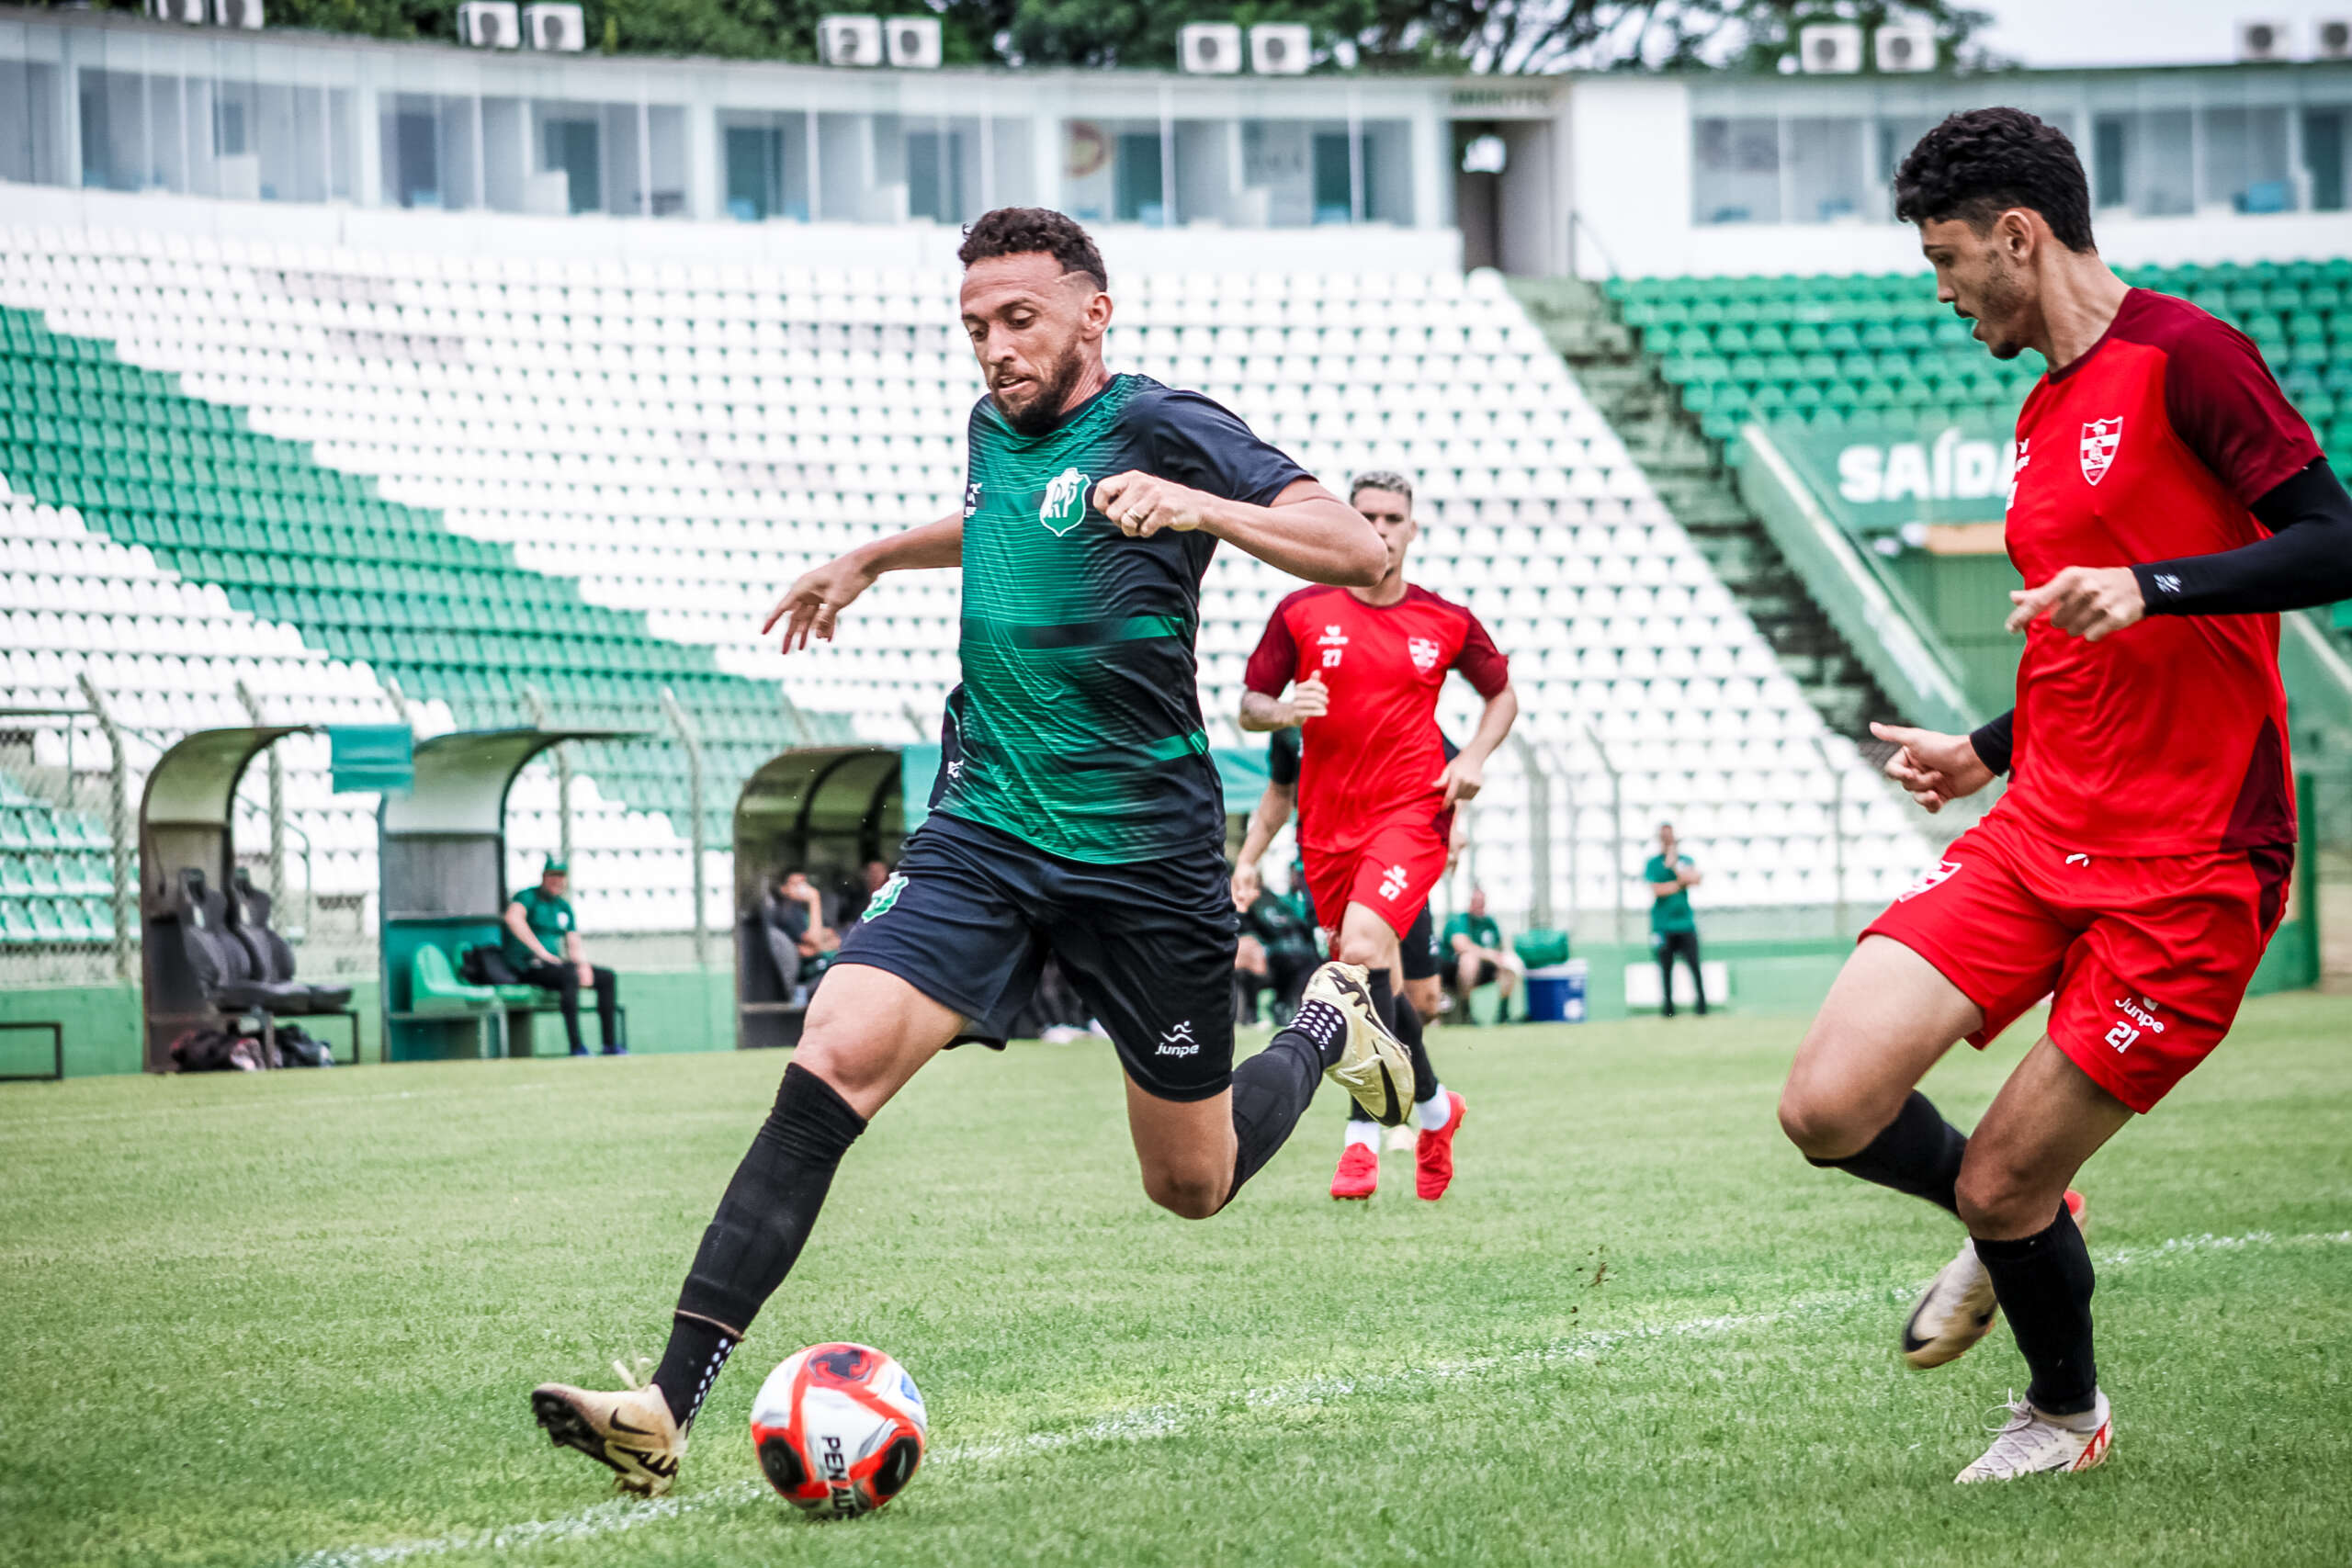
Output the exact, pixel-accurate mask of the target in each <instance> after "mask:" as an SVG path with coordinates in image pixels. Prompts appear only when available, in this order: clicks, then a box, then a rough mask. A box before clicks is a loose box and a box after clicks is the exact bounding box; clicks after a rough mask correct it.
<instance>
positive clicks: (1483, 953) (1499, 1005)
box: [1439, 887, 1519, 1023]
mask: <svg viewBox="0 0 2352 1568" xmlns="http://www.w3.org/2000/svg"><path fill="white" fill-rule="evenodd" d="M1439 941H1440V942H1441V943H1442V946H1443V947H1444V948H1445V956H1446V960H1447V963H1448V964H1449V967H1448V969H1447V971H1446V972H1447V974H1448V975H1450V976H1452V977H1453V998H1454V1002H1455V1005H1456V1006H1457V1007H1458V1008H1459V1009H1460V1011H1461V1015H1462V1017H1464V1019H1467V1018H1468V1017H1469V1016H1470V993H1471V992H1473V991H1475V990H1476V989H1477V988H1478V987H1481V986H1483V985H1486V984H1487V982H1488V981H1492V982H1493V983H1494V987H1495V989H1496V991H1497V992H1498V996H1499V999H1498V1001H1497V1002H1496V1004H1495V1021H1496V1022H1497V1023H1509V1022H1510V998H1511V993H1512V992H1513V991H1516V990H1517V989H1518V988H1519V965H1518V964H1516V963H1514V962H1513V961H1512V959H1511V955H1510V953H1506V952H1504V951H1503V929H1502V927H1500V926H1498V925H1497V924H1496V923H1495V918H1494V917H1493V916H1492V915H1489V914H1488V913H1487V890H1486V889H1485V888H1483V887H1473V888H1472V889H1471V890H1470V908H1467V909H1466V910H1465V909H1457V910H1455V911H1454V913H1453V916H1452V918H1450V919H1447V921H1446V922H1445V930H1444V931H1442V933H1441V934H1440V938H1439Z"/></svg>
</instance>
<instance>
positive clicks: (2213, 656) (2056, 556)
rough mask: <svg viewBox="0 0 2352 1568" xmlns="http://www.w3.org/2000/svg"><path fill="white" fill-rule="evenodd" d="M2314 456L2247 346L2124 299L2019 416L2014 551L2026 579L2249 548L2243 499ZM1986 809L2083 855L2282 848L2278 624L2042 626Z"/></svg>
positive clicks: (2285, 817) (2283, 734)
mask: <svg viewBox="0 0 2352 1568" xmlns="http://www.w3.org/2000/svg"><path fill="white" fill-rule="evenodd" d="M2319 455H2320V450H2319V444H2318V443H2317V442H2316V441H2314V440H2313V439H2312V433H2311V428H2310V426H2308V425H2306V424H2305V423H2303V421H2302V417H2301V415H2300V414H2298V413H2296V412H2295V411H2294V408H2293V406H2292V405H2290V403H2289V402H2288V401H2287V399H2286V395H2285V394H2284V393H2282V392H2281V391H2280V390H2279V389H2278V382H2277V381H2275V380H2273V379H2272V378H2271V375H2270V371H2269V369H2268V367H2266V366H2265V365H2264V364H2263V362H2262V355H2261V354H2260V352H2259V351H2258V350H2256V348H2255V346H2254V344H2253V343H2252V342H2251V341H2249V340H2248V339H2247V338H2246V337H2245V335H2244V334H2242V333H2239V332H2237V331H2236V330H2235V329H2234V328H2232V327H2229V326H2226V325H2224V324H2223V323H2222V322H2221V321H2216V320H2215V319H2214V318H2213V317H2211V316H2209V315H2207V314H2206V313H2205V312H2204V311H2202V310H2199V309H2198V308H2197V307H2196V306H2194V305H2191V304H2189V303H2188V302H2187V301H2186V300H2182V299H2173V298H2171V297H2169V296H2167V295H2163V294H2153V293H2150V292H2149V291H2148V290H2146V289H2144V288H2134V289H2132V290H2131V293H2129V294H2128V295H2126V296H2125V297H2124V300H2123V305H2122V308H2121V309H2120V310H2118V311H2117V312H2116V316H2115V320H2114V321H2113V323H2111V324H2110V325H2109V327H2108V329H2107V332H2106V334H2105V335H2104V336H2102V337H2101V338H2100V339H2099V340H2098V343H2097V344H2093V345H2092V347H2091V348H2090V349H2089V350H2088V351H2087V352H2086V353H2085V354H2084V355H2082V356H2081V357H2080V358H2078V359H2076V360H2075V362H2074V363H2073V364H2071V365H2068V366H2064V367H2061V368H2059V369H2057V370H2054V371H2052V372H2051V373H2050V374H2048V375H2046V376H2044V377H2043V378H2041V380H2040V381H2039V382H2037V383H2036V384H2035V385H2034V389H2033V390H2032V391H2031V392H2030V393H2029V394H2028V395H2027V397H2026V400H2025V407H2024V409H2023V411H2022V412H2020V413H2019V414H2018V458H2017V477H2016V479H2015V480H2014V481H2013V483H2012V485H2011V488H2010V491H2009V507H2008V523H2007V538H2008V550H2009V559H2010V560H2011V561H2012V562H2014V563H2015V564H2016V566H2017V569H2018V572H2019V573H2020V574H2021V575H2022V576H2023V577H2024V579H2025V581H2026V584H2027V585H2028V586H2029V587H2039V586H2040V585H2041V584H2042V583H2044V582H2047V581H2050V579H2052V577H2055V576H2056V575H2057V574H2058V573H2059V572H2060V571H2061V570H2064V568H2067V567H2070V566H2089V567H2118V566H2131V565H2136V564H2141V563H2146V562H2154V561H2163V560H2169V559H2171V558H2175V557H2177V556H2196V555H2206V554H2210V553H2211V552H2213V551H2216V550H2227V549H2234V548H2235V547H2238V546H2241V545H2246V544H2251V543H2253V542H2254V541H2255V540H2256V539H2259V538H2261V537H2263V535H2264V530H2263V527H2262V525H2261V524H2260V523H2259V522H2258V521H2256V518H2255V516H2254V514H2253V513H2251V512H2250V511H2248V510H2247V508H2248V507H2249V506H2250V505H2251V504H2252V503H2253V502H2256V501H2257V500H2259V499H2260V498H2261V497H2262V496H2263V495H2265V494H2267V493H2268V492H2269V491H2271V490H2272V489H2273V488H2275V487H2276V486H2277V485H2278V483H2279V482H2280V481H2281V480H2283V479H2288V478H2290V477H2291V476H2292V475H2294V474H2295V473H2296V472H2298V471H2299V470H2301V468H2305V467H2306V466H2308V465H2309V464H2310V463H2311V462H2312V460H2313V459H2314V458H2316V457H2319ZM2012 765H2013V767H2014V769H2015V781H2014V782H2013V784H2011V786H2010V788H2009V792H2008V794H2007V796H2006V797H2005V798H2004V799H2003V800H2002V802H2001V805H2000V807H1999V809H2000V810H2002V811H2005V812H2013V813H2015V814H2016V815H2017V816H2018V817H2019V818H2022V819H2024V820H2025V821H2027V822H2029V823H2030V824H2031V825H2032V826H2033V827H2035V828H2036V829H2039V830H2040V831H2041V833H2042V834H2043V835H2044V836H2045V837H2047V838H2048V839H2050V840H2053V841H2055V842H2057V843H2060V844H2063V845H2064V847H2065V848H2067V849H2068V850H2076V851H2081V852H2084V853H2086V854H2106V855H2131V856H2139V855H2179V854H2198V853H2211V852H2218V851H2238V850H2245V849H2250V848H2253V847H2256V846H2257V845H2273V844H2286V843H2291V842H2293V841H2294V838H2295V809H2294V797H2293V795H2292V794H2291V792H2290V785H2289V783H2288V779H2289V769H2288V763H2287V697H2286V693H2285V691H2284V690H2283V689H2282V688H2281V686H2280V685H2279V682H2278V616H2276V615H2150V616H2147V617H2146V618H2145V619H2143V620H2142V621H2140V622H2139V623H2138V624H2137V625H2134V626H2127V627H2125V628H2124V629H2123V630H2121V631H2120V632H2116V633H2114V634H2112V635H2111V636H2109V637H2104V638H2102V639H2101V640H2099V641H2098V642H2086V641H2084V640H2083V639H2082V638H2081V637H2074V636H2071V635H2069V634H2068V633H2065V632H2062V631H2060V630H2058V629H2057V628H2056V627H2054V626H2052V625H2051V624H2050V623H2049V621H2048V620H2047V619H2046V618H2045V619H2041V620H2037V621H2035V622H2034V623H2033V625H2032V626H2031V627H2030V629H2029V630H2028V631H2027V633H2026V645H2025V656H2024V659H2023V660H2022V662H2020V664H2019V665H2018V711H2017V745H2016V750H2015V752H2014V754H2013V764H2012Z"/></svg>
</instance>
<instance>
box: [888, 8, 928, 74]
mask: <svg viewBox="0 0 2352 1568" xmlns="http://www.w3.org/2000/svg"><path fill="white" fill-rule="evenodd" d="M882 41H883V46H884V52H885V53H887V54H888V56H889V57H890V63H891V64H893V65H895V66H897V67H898V68H899V70H901V71H936V70H938V69H939V59H940V55H939V18H938V17H884V18H883V19H882Z"/></svg>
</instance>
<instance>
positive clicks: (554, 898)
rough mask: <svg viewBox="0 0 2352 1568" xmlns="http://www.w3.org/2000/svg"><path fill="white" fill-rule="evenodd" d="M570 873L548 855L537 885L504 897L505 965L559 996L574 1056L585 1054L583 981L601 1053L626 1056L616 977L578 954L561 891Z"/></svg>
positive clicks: (519, 976)
mask: <svg viewBox="0 0 2352 1568" xmlns="http://www.w3.org/2000/svg"><path fill="white" fill-rule="evenodd" d="M570 883H571V867H570V866H568V865H566V864H565V863H563V862H562V861H560V860H558V859H557V858H556V857H555V856H553V855H549V856H548V863H547V864H546V865H545V866H543V867H541V868H540V870H539V885H538V886H537V887H526V888H525V889H523V891H522V892H520V893H517V894H516V895H515V897H514V898H513V899H512V900H510V901H509V902H508V904H507V906H506V914H505V916H504V921H503V923H504V925H505V927H506V941H505V943H504V946H505V949H506V964H507V966H508V967H509V968H511V969H513V970H514V971H515V977H516V978H517V979H519V980H521V981H522V982H523V983H524V984H526V985H531V986H537V987H540V988H542V989H544V990H549V991H553V992H554V993H555V994H556V995H557V997H558V998H560V999H561V1001H562V1004H563V1030H564V1032H565V1033H566V1034H568V1035H570V1036H571V1054H572V1055H575V1056H585V1055H587V1054H588V1047H587V1046H586V1045H584V1044H582V1043H581V1040H580V990H581V987H583V986H591V987H594V988H595V992H596V1021H597V1023H598V1024H600V1025H602V1026H603V1029H604V1032H605V1055H607V1056H626V1055H628V1046H626V1045H624V1044H622V1043H621V1039H620V1020H619V1017H618V1013H619V1010H620V995H619V982H618V981H616V979H615V978H614V976H613V972H612V971H611V970H609V969H595V968H591V967H590V966H589V964H588V960H587V959H586V958H585V957H584V956H582V953H581V948H580V926H579V922H578V921H577V920H576V919H574V918H573V916H572V913H571V899H569V898H566V897H564V896H563V893H564V889H565V887H566V886H569V885H570ZM558 949H560V950H561V956H560V957H559V956H558V954H557V950H558Z"/></svg>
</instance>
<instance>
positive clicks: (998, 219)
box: [956, 207, 1111, 288]
mask: <svg viewBox="0 0 2352 1568" xmlns="http://www.w3.org/2000/svg"><path fill="white" fill-rule="evenodd" d="M1039 252H1042V253H1044V254H1046V255H1049V256H1051V257H1053V258H1054V259H1055V260H1056V261H1057V262H1059V263H1061V266H1062V270H1063V271H1064V272H1082V273H1084V274H1086V276H1089V277H1091V278H1092V279H1093V280H1094V287H1095V288H1110V287H1111V274H1110V272H1109V270H1108V269H1106V268H1105V267H1104V266H1103V253H1102V252H1101V251H1098V250H1096V249H1095V248H1094V236H1093V235H1091V234H1090V233H1088V232H1087V231H1085V230H1084V229H1082V228H1080V226H1079V223H1078V220H1076V219H1074V218H1071V217H1069V215H1067V214H1065V213H1060V212H1056V211H1055V210H1054V209H1052V208H1050V207H1000V208H998V209H995V210H994V211H992V212H983V213H981V214H980V215H979V217H978V219H976V220H973V221H972V222H971V223H969V224H967V225H966V227H965V230H964V243H963V244H962V245H960V246H958V247H957V248H956V260H957V261H959V262H962V263H963V264H964V265H966V266H969V265H972V264H973V263H974V262H980V261H987V260H989V258H991V257H994V256H1023V255H1032V254H1037V253H1039Z"/></svg>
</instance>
